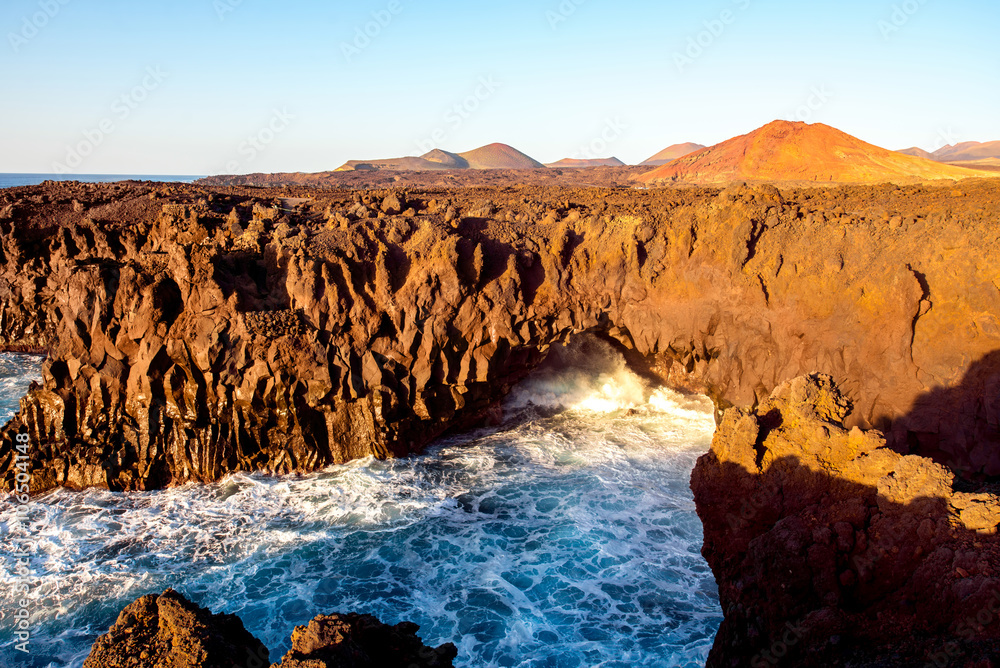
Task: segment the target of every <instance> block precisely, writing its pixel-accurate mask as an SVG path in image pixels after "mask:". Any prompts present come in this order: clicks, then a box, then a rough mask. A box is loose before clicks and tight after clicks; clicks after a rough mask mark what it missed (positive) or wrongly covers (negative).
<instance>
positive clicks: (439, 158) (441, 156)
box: [420, 148, 469, 169]
mask: <svg viewBox="0 0 1000 668" xmlns="http://www.w3.org/2000/svg"><path fill="white" fill-rule="evenodd" d="M420 158H421V159H422V160H428V161H430V162H433V163H436V164H439V165H444V166H445V167H447V168H448V169H468V168H469V161H468V160H466V159H465V158H463V157H462V156H460V155H458V154H457V153H451V152H449V151H442V150H441V149H439V148H436V149H434V150H433V151H431V152H430V153H425V154H423V155H422V156H420Z"/></svg>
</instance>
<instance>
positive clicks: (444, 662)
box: [83, 589, 458, 668]
mask: <svg viewBox="0 0 1000 668" xmlns="http://www.w3.org/2000/svg"><path fill="white" fill-rule="evenodd" d="M419 628H420V627H418V626H417V625H416V624H413V623H410V622H402V623H400V624H396V625H395V626H389V625H388V624H383V623H382V622H380V621H379V620H378V619H376V618H375V617H372V616H371V615H357V614H349V615H319V616H318V617H316V618H315V619H313V620H312V621H311V622H309V624H308V626H299V627H296V629H295V631H294V632H293V633H292V649H291V650H290V651H289V652H288V653H287V654H286V655H285V657H284V659H283V660H282V662H281V663H280V664H274V668H451V665H452V659H454V658H455V656H457V654H458V650H457V649H456V648H455V646H454V645H453V644H451V643H447V644H445V645H441V646H440V647H438V648H436V649H435V648H432V647H427V646H425V645H424V644H423V642H422V641H421V640H420V638H419V637H418V636H417V630H418V629H419ZM269 655H270V653H269V651H268V649H267V647H265V646H264V644H263V643H262V642H261V641H260V640H258V639H257V638H255V637H254V636H253V635H251V634H250V633H249V632H248V631H247V630H246V629H245V628H244V627H243V622H242V621H241V620H240V618H239V617H237V616H236V615H225V614H218V615H214V614H212V613H211V612H210V611H209V610H206V609H205V608H201V607H199V606H197V605H195V604H194V603H192V602H191V601H189V600H187V599H186V598H184V596H182V595H181V594H178V593H177V592H176V591H174V590H172V589H167V590H166V591H165V592H163V594H161V595H159V596H157V595H156V594H150V595H148V596H143V597H141V598H139V599H138V600H136V601H135V602H134V603H131V604H130V605H128V606H127V607H126V608H125V609H124V610H122V612H121V614H120V615H118V620H117V621H116V622H115V624H114V626H112V627H111V629H110V630H109V631H108V632H107V633H106V634H104V635H103V636H101V637H100V638H98V639H97V642H95V643H94V647H93V649H92V650H91V652H90V656H88V657H87V660H86V661H84V664H83V668H266V667H267V666H268V665H270V659H269Z"/></svg>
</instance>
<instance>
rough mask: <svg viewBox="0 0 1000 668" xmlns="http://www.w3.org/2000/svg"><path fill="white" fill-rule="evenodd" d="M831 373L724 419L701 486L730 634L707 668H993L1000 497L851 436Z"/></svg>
mask: <svg viewBox="0 0 1000 668" xmlns="http://www.w3.org/2000/svg"><path fill="white" fill-rule="evenodd" d="M850 410H851V405H850V402H849V401H848V400H847V399H846V398H845V397H844V396H843V395H842V394H841V393H840V392H839V390H838V389H837V388H836V386H835V385H834V384H833V382H832V381H831V379H830V378H829V377H828V376H810V377H800V378H796V379H794V380H792V381H789V382H787V383H783V384H782V385H781V386H780V387H779V388H777V389H776V390H775V391H774V393H773V394H772V395H771V397H770V398H768V399H767V400H766V401H764V402H763V403H762V404H760V405H759V406H758V407H757V408H756V409H755V410H752V411H745V410H742V409H739V408H733V409H731V410H729V411H727V412H726V414H725V417H724V418H723V420H722V423H721V424H720V425H719V429H718V431H717V433H716V436H715V439H714V442H713V444H712V450H711V452H710V453H709V454H707V455H704V456H703V457H702V458H701V459H700V460H699V461H698V465H697V467H696V468H695V471H694V474H693V476H692V479H691V487H692V489H693V490H694V492H695V500H696V502H697V506H698V514H699V515H700V516H701V519H702V522H703V523H704V527H705V546H704V549H703V553H704V555H705V557H706V559H707V560H708V562H709V564H710V565H711V567H712V570H713V571H714V572H715V575H716V579H717V580H718V582H719V594H720V598H721V601H722V606H723V611H724V612H725V621H724V622H723V624H722V628H721V629H720V630H719V633H718V635H717V636H716V640H715V646H714V648H713V650H712V653H711V655H710V657H709V661H708V666H709V668H721V667H723V666H725V667H727V668H728V667H730V666H732V667H734V668H735V667H736V666H753V667H754V668H759V667H762V666H777V665H785V666H817V667H820V666H822V667H824V668H825V667H830V666H855V667H863V666H871V667H874V666H893V667H902V666H917V667H923V666H942V667H944V666H955V667H956V668H958V667H959V666H969V667H972V666H975V667H977V668H978V667H982V666H995V665H997V663H996V661H997V658H998V657H1000V539H998V537H997V526H998V525H1000V496H997V495H996V491H997V489H996V488H995V486H991V487H989V488H988V489H989V490H990V491H984V490H980V491H977V492H970V491H964V492H963V491H956V490H955V489H954V488H953V486H954V479H953V477H954V476H953V474H952V472H951V471H949V470H948V469H947V468H946V467H944V466H942V465H940V464H937V463H935V462H933V461H932V460H930V459H927V458H924V457H918V456H914V455H907V456H903V455H901V454H899V453H897V452H894V451H893V450H890V449H889V448H887V447H885V439H884V438H883V437H882V434H881V433H879V432H878V431H875V430H870V431H862V430H860V429H858V428H857V427H855V428H853V429H851V430H848V429H845V428H844V424H843V422H844V419H845V417H847V415H848V414H849V412H850Z"/></svg>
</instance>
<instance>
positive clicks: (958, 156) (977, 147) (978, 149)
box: [899, 141, 1000, 162]
mask: <svg viewBox="0 0 1000 668" xmlns="http://www.w3.org/2000/svg"><path fill="white" fill-rule="evenodd" d="M899 153H905V154H906V155H915V156H918V157H921V158H927V159H928V160H935V161H937V162H973V161H977V160H989V159H990V158H998V159H1000V141H987V142H978V141H967V142H962V143H961V144H953V145H949V146H944V147H942V148H939V149H938V150H936V151H934V152H933V153H931V152H930V151H925V150H923V149H921V148H916V147H914V148H905V149H903V150H902V151H899Z"/></svg>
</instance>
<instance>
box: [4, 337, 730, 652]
mask: <svg viewBox="0 0 1000 668" xmlns="http://www.w3.org/2000/svg"><path fill="white" fill-rule="evenodd" d="M599 350H600V351H601V355H600V356H598V355H596V354H595V352H594V349H590V350H589V351H588V352H587V354H586V355H583V357H584V358H586V363H587V364H589V365H591V367H592V369H591V370H585V369H584V368H581V366H580V364H581V362H580V361H579V359H580V358H578V357H574V355H575V354H576V353H577V352H579V351H578V350H571V351H569V353H568V355H567V358H566V359H563V360H562V362H563V367H562V368H557V367H551V368H547V369H543V370H542V371H540V372H539V373H537V374H535V375H534V376H532V377H531V378H530V379H529V380H527V381H526V382H525V383H523V384H522V385H521V386H520V387H519V388H517V390H516V391H515V392H514V394H513V395H512V396H511V398H510V399H509V400H508V402H506V404H505V411H506V414H507V415H508V417H509V418H510V422H508V423H507V424H506V425H505V426H504V427H502V428H500V429H498V430H492V431H481V432H476V433H474V434H469V435H465V436H455V437H451V438H448V439H446V440H444V441H442V442H441V443H439V444H437V445H436V446H434V447H433V448H431V449H430V451H429V452H428V453H427V454H425V455H423V456H420V457H413V458H409V459H406V460H398V461H389V462H380V461H375V460H363V461H357V462H353V463H351V464H348V465H345V466H338V467H333V468H330V469H328V470H326V471H323V472H320V473H317V474H314V475H310V476H302V477H287V478H266V477H263V476H257V475H236V476H232V477H231V478H229V479H227V480H226V481H224V482H221V483H219V484H215V485H205V486H186V487H182V488H178V489H171V490H166V491H161V492H151V493H134V494H114V493H110V492H102V491H89V492H86V493H83V494H78V493H70V492H65V491H57V492H54V493H52V494H49V495H47V496H45V497H44V498H42V499H39V500H38V501H36V502H35V503H33V504H32V510H31V513H30V517H31V520H32V523H33V526H32V527H31V528H28V529H24V528H18V527H14V528H13V530H12V533H13V534H14V536H12V537H15V538H25V537H27V536H28V535H29V533H30V535H32V536H34V537H35V538H36V539H37V541H38V547H37V550H36V553H35V556H34V558H33V560H32V568H33V570H34V572H35V574H36V575H37V577H38V581H37V584H36V586H35V588H34V589H33V592H32V597H33V608H32V609H33V611H34V617H33V624H34V625H35V626H36V628H37V629H38V631H39V634H40V635H39V636H38V645H37V647H38V651H37V653H34V654H33V655H32V657H31V661H30V662H29V664H27V665H31V666H39V667H40V666H46V665H49V664H50V662H51V665H53V666H67V665H68V666H74V667H76V666H80V665H81V664H82V660H83V658H84V657H85V656H86V653H87V650H88V649H89V646H90V644H91V643H92V642H93V640H94V639H95V638H96V636H97V635H99V634H100V633H102V632H103V631H105V630H106V629H107V627H108V626H109V625H110V624H111V623H112V622H113V621H114V619H115V616H116V615H117V612H118V611H119V610H120V609H121V607H122V606H124V605H125V604H127V603H128V602H130V601H132V600H133V599H135V598H136V597H138V596H139V595H141V594H145V593H150V592H156V591H162V590H163V589H164V588H166V587H167V586H172V587H174V588H176V589H178V590H179V591H181V592H182V593H184V594H186V595H188V596H189V597H191V598H193V599H194V600H196V601H197V602H199V603H200V604H201V605H205V606H208V607H210V608H212V609H213V610H225V611H227V612H233V613H236V614H238V615H240V616H241V617H242V618H243V619H244V621H245V623H246V625H247V627H248V628H249V629H250V630H251V631H252V632H253V633H254V634H256V635H257V636H258V637H259V638H261V639H262V640H263V641H264V642H265V644H267V646H268V647H270V648H271V649H272V652H273V654H272V659H273V660H277V659H278V658H279V656H280V654H282V653H283V652H284V651H286V650H287V642H288V637H289V635H290V633H291V630H292V628H293V627H294V626H295V625H296V624H302V623H305V622H306V621H308V620H309V619H310V618H311V617H312V616H314V615H315V614H317V613H319V612H332V611H361V612H371V613H374V614H377V615H378V616H380V617H381V618H382V619H383V620H384V621H386V622H390V623H395V622H398V621H402V620H407V619H409V620H413V621H416V622H417V623H418V624H420V625H421V627H422V628H421V631H420V634H421V636H422V637H423V638H424V639H425V641H427V642H429V643H433V644H437V643H441V642H446V641H454V642H456V644H458V646H459V659H458V662H457V665H462V666H477V667H478V666H608V667H611V666H700V665H704V661H705V657H706V656H707V652H708V648H709V647H710V646H711V642H712V638H713V636H714V632H715V629H716V628H717V627H718V624H719V622H720V620H721V613H720V612H719V610H718V602H717V595H716V591H715V587H714V580H713V578H712V575H711V572H710V571H709V569H708V567H707V565H706V564H705V563H704V560H703V559H702V557H701V555H700V548H701V536H702V534H701V526H700V523H699V522H698V518H697V516H696V514H695V512H694V503H693V500H692V497H691V492H690V490H689V488H688V478H689V476H690V471H691V468H692V466H693V464H694V461H695V459H696V458H697V456H698V455H700V454H701V453H702V452H704V451H705V450H706V449H707V447H708V444H709V442H710V440H711V435H712V431H713V429H714V422H713V420H712V415H711V410H710V408H711V407H710V405H708V404H706V403H705V402H704V401H703V400H701V399H699V398H689V397H684V396H681V395H679V394H677V393H672V392H669V391H664V390H653V389H652V388H650V387H648V386H647V385H646V384H645V383H643V382H642V381H641V380H640V379H638V378H637V377H635V376H634V375H633V374H631V373H630V372H628V370H627V369H626V368H625V365H624V362H623V361H622V360H621V359H620V358H618V357H616V356H615V355H613V354H610V352H609V351H608V349H606V348H600V349H599ZM574 361H577V364H576V365H575V366H574ZM593 367H597V368H596V370H594V369H593ZM561 408H562V409H565V410H561V411H560V410H559V409H561ZM10 517H11V506H10V505H9V503H7V502H4V504H3V505H0V523H2V524H3V526H4V527H6V526H7V521H8V520H9V519H10ZM8 545H9V541H4V542H3V544H2V545H0V557H4V556H6V555H4V551H5V550H7V549H8V547H7V546H8ZM0 561H2V566H0V581H4V580H6V579H7V578H8V577H9V576H10V575H11V573H10V571H9V570H7V569H9V568H10V566H9V563H10V562H9V559H0ZM11 602H12V594H11V593H9V592H7V591H5V590H0V609H2V610H4V611H7V610H10V609H11ZM0 643H5V641H0ZM10 651H11V647H10V644H9V643H5V644H0V657H2V656H4V652H10Z"/></svg>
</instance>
